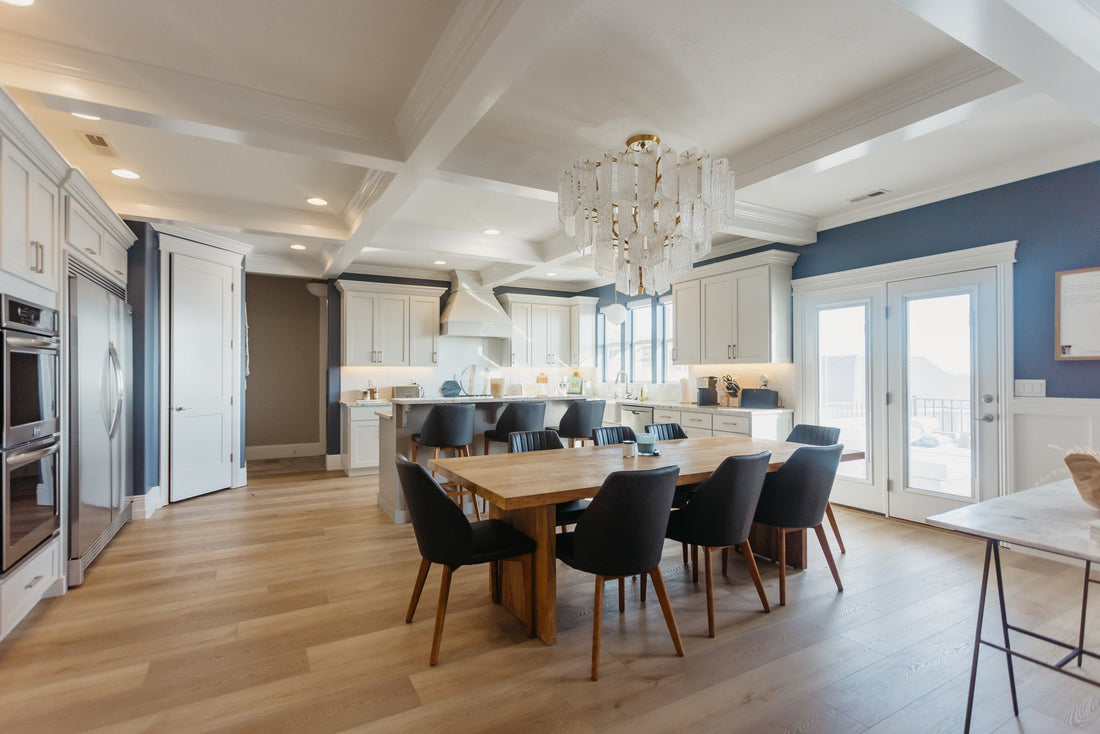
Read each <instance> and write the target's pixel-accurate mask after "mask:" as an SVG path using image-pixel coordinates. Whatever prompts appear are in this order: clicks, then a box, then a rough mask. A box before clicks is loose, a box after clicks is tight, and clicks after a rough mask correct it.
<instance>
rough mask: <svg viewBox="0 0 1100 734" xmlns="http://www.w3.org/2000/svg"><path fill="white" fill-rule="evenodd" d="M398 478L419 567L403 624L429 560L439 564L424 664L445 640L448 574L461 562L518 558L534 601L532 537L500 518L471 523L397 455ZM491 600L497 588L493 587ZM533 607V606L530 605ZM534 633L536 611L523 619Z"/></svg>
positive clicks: (429, 478) (416, 600)
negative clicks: (436, 599) (429, 646)
mask: <svg viewBox="0 0 1100 734" xmlns="http://www.w3.org/2000/svg"><path fill="white" fill-rule="evenodd" d="M396 463H397V476H398V478H399V479H400V480H401V488H402V489H403V490H404V493H405V504H406V505H407V506H408V508H409V516H410V517H411V518H412V526H413V534H414V535H416V545H417V547H418V548H419V549H420V556H421V558H420V570H419V571H418V572H417V574H416V583H415V585H414V586H413V593H412V599H411V600H410V601H409V611H408V612H407V613H406V614H405V622H412V619H413V614H415V613H416V606H417V604H418V603H419V602H420V592H421V591H423V589H424V581H425V580H426V579H427V578H428V570H429V569H430V568H431V565H432V564H433V563H438V564H440V565H441V566H443V579H442V580H441V581H440V582H439V605H438V606H437V607H436V610H435V635H434V636H433V637H432V654H431V657H430V658H429V660H428V662H429V663H430V664H431V665H435V664H436V663H437V662H439V644H440V642H441V641H442V639H443V620H444V618H445V617H446V616H447V599H448V598H449V596H450V591H451V575H452V574H453V573H454V571H455V569H457V568H458V567H460V566H473V565H476V564H479V563H490V562H492V561H505V560H517V561H519V562H521V563H522V564H523V578H524V582H525V583H526V584H527V586H528V588H529V589H530V593H531V603H532V605H533V604H534V589H535V585H534V572H533V571H534V569H533V561H534V553H535V541H533V540H531V539H530V538H529V537H527V536H526V535H524V534H523V533H521V532H520V531H518V530H516V529H515V528H513V527H512V526H511V525H509V524H508V523H506V522H504V521H503V520H483V521H481V522H475V523H470V522H469V521H467V520H466V516H465V515H463V514H462V510H460V509H458V507H456V506H455V504H454V503H453V502H451V501H450V500H449V499H447V496H446V495H445V494H444V492H443V489H442V487H440V486H439V484H438V483H437V482H436V481H435V479H434V478H433V477H432V475H431V474H429V473H428V471H427V469H425V468H424V467H422V466H420V465H419V464H414V463H413V462H411V461H408V460H407V459H405V457H404V456H399V457H398V458H397V461H396ZM493 596H494V600H497V599H496V597H498V596H499V590H498V589H497V588H496V587H494V589H493ZM532 608H533V607H532ZM534 634H535V628H534V615H533V614H532V615H531V619H530V621H528V623H527V636H528V637H533V636H534Z"/></svg>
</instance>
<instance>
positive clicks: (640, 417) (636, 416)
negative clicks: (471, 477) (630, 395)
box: [619, 405, 653, 433]
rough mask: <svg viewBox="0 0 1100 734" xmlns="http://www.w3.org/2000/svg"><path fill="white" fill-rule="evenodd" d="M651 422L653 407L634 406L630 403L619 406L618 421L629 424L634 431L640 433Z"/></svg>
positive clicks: (625, 424)
mask: <svg viewBox="0 0 1100 734" xmlns="http://www.w3.org/2000/svg"><path fill="white" fill-rule="evenodd" d="M652 422H653V408H636V407H634V406H632V405H621V406H619V423H621V424H623V425H624V426H630V427H631V428H633V429H634V432H635V433H642V432H644V431H645V427H646V426H647V425H649V424H650V423H652Z"/></svg>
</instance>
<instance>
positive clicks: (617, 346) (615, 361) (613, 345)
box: [600, 314, 623, 382]
mask: <svg viewBox="0 0 1100 734" xmlns="http://www.w3.org/2000/svg"><path fill="white" fill-rule="evenodd" d="M600 323H602V324H603V329H602V331H603V349H601V350H600V351H601V352H602V353H603V364H604V372H603V379H604V381H606V382H611V381H612V380H614V379H615V375H616V374H617V373H618V372H619V370H621V369H623V325H622V324H619V325H618V326H615V325H612V324H609V323H607V317H606V316H604V315H603V314H600Z"/></svg>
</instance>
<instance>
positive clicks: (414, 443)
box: [412, 441, 420, 464]
mask: <svg viewBox="0 0 1100 734" xmlns="http://www.w3.org/2000/svg"><path fill="white" fill-rule="evenodd" d="M419 446H420V444H418V443H417V442H416V441H412V447H413V450H412V463H414V464H415V463H416V449H417V448H419Z"/></svg>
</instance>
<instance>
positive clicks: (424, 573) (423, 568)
mask: <svg viewBox="0 0 1100 734" xmlns="http://www.w3.org/2000/svg"><path fill="white" fill-rule="evenodd" d="M431 567H432V562H431V561H429V560H428V559H427V558H421V559H420V570H419V571H417V572H416V583H415V584H413V595H412V599H410V600H409V611H408V612H406V613H405V623H406V624H408V623H409V622H411V621H413V614H415V613H416V605H417V604H419V603H420V592H422V591H423V590H424V582H425V581H426V580H427V578H428V569H429V568H431Z"/></svg>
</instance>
